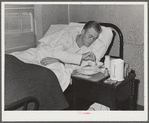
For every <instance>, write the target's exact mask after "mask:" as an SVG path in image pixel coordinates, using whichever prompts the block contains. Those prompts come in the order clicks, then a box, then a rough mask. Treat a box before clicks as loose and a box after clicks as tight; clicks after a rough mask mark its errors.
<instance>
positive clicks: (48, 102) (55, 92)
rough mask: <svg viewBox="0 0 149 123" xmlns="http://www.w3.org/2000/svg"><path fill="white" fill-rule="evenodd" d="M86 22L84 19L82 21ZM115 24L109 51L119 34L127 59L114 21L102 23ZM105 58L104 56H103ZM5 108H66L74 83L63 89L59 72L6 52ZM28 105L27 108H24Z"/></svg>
mask: <svg viewBox="0 0 149 123" xmlns="http://www.w3.org/2000/svg"><path fill="white" fill-rule="evenodd" d="M81 23H82V22H81ZM100 24H101V26H105V27H110V28H112V33H113V38H112V41H111V43H110V45H109V48H108V50H107V52H106V53H105V55H107V54H109V52H110V50H111V48H112V45H113V42H114V41H115V37H116V35H117V36H118V38H119V40H118V42H117V43H119V55H118V56H113V57H118V58H121V59H123V34H122V32H121V30H120V29H119V28H118V27H117V26H116V25H114V24H111V23H100ZM101 61H104V57H103V58H102V59H101ZM4 80H5V84H4V87H5V93H4V105H5V110H63V109H66V108H67V107H68V106H69V102H68V100H67V99H66V96H67V95H68V94H69V93H71V91H72V90H71V85H70V86H69V87H68V88H67V89H66V90H65V91H64V92H63V91H62V89H61V87H60V85H59V82H58V79H57V77H56V76H55V74H54V73H53V72H52V71H51V70H50V69H47V68H44V67H42V66H38V65H35V64H28V63H24V62H22V61H20V60H19V59H17V58H16V57H14V56H12V55H9V54H5V79H4ZM22 107H24V108H22Z"/></svg>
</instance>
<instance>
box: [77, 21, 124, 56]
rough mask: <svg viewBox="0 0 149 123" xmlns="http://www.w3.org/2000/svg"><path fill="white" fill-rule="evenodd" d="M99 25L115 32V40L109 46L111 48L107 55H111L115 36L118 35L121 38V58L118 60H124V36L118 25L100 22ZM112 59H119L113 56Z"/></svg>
mask: <svg viewBox="0 0 149 123" xmlns="http://www.w3.org/2000/svg"><path fill="white" fill-rule="evenodd" d="M79 23H85V22H79ZM99 23H100V25H101V26H105V27H110V28H111V29H112V32H113V38H112V41H111V44H110V45H109V48H108V50H107V52H106V53H105V55H108V54H109V52H110V50H111V48H112V45H113V42H114V39H115V36H116V34H117V35H118V37H119V56H118V58H121V59H123V43H124V41H123V34H122V32H121V30H120V29H119V28H118V27H117V26H116V25H114V24H112V23H102V22H99ZM112 57H114V58H117V56H112Z"/></svg>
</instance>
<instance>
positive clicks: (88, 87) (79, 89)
mask: <svg viewBox="0 0 149 123" xmlns="http://www.w3.org/2000/svg"><path fill="white" fill-rule="evenodd" d="M135 76H136V74H135V72H134V71H131V72H130V74H129V76H127V77H125V79H124V80H123V81H120V82H117V83H114V84H107V83H104V80H106V79H107V78H109V76H104V74H103V73H98V74H95V75H92V76H91V78H83V77H80V76H79V77H78V76H76V75H75V72H74V73H73V74H72V87H73V96H74V97H73V109H74V110H78V109H79V108H78V105H77V101H78V100H77V98H81V99H84V100H87V101H90V102H92V103H94V102H97V103H100V104H103V105H105V106H108V107H109V108H110V110H136V102H137V99H136V93H137V92H136V91H134V87H135ZM85 110H86V109H85Z"/></svg>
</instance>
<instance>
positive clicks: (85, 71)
mask: <svg viewBox="0 0 149 123" xmlns="http://www.w3.org/2000/svg"><path fill="white" fill-rule="evenodd" d="M77 72H78V73H81V74H84V75H93V74H96V73H99V72H100V69H99V68H98V67H91V66H86V67H82V68H79V69H77Z"/></svg>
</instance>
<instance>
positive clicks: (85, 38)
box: [82, 28, 99, 47]
mask: <svg viewBox="0 0 149 123" xmlns="http://www.w3.org/2000/svg"><path fill="white" fill-rule="evenodd" d="M98 36H99V33H98V32H96V31H95V29H94V28H89V29H88V30H86V31H85V30H84V29H83V31H82V42H83V44H84V45H85V46H86V47H89V46H90V45H91V44H92V43H93V42H95V40H96V39H97V38H98Z"/></svg>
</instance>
